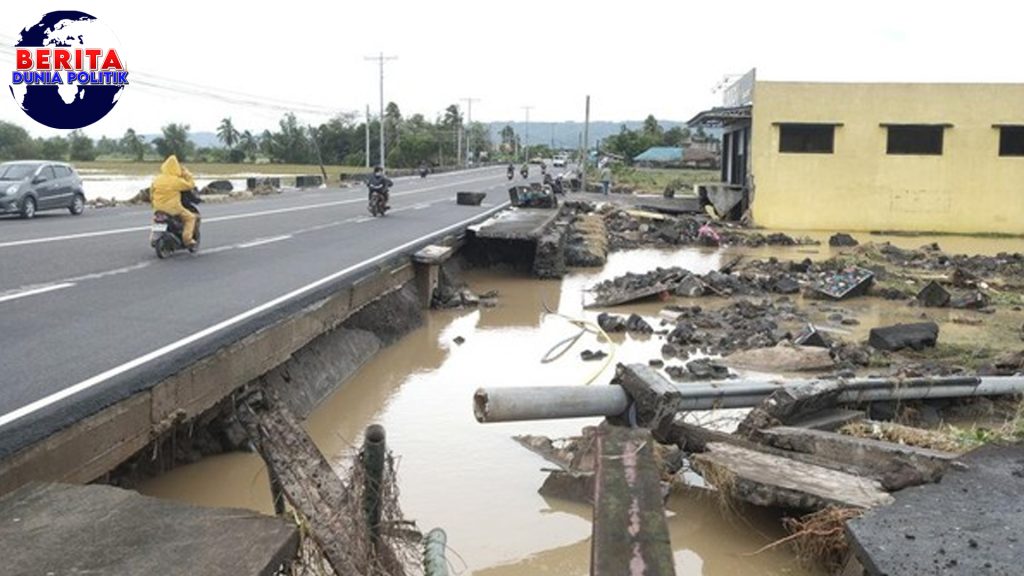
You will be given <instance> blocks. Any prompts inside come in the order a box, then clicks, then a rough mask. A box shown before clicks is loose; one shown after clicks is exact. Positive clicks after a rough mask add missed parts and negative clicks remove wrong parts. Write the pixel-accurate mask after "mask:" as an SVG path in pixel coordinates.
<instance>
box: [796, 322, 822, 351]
mask: <svg viewBox="0 0 1024 576" xmlns="http://www.w3.org/2000/svg"><path fill="white" fill-rule="evenodd" d="M793 343H794V344H798V345H800V346H813V347H815V348H828V339H827V338H825V335H824V334H822V333H821V332H819V331H818V329H817V328H816V327H815V326H814V325H813V324H808V325H807V326H805V327H804V329H803V330H801V331H800V333H799V334H797V335H796V337H795V338H793Z"/></svg>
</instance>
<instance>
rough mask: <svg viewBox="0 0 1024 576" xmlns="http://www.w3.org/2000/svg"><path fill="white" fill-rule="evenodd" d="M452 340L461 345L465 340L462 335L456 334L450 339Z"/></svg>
mask: <svg viewBox="0 0 1024 576" xmlns="http://www.w3.org/2000/svg"><path fill="white" fill-rule="evenodd" d="M452 342H455V343H456V344H457V345H459V346H462V344H463V343H465V342H466V339H465V338H463V337H462V336H456V337H455V338H454V339H452Z"/></svg>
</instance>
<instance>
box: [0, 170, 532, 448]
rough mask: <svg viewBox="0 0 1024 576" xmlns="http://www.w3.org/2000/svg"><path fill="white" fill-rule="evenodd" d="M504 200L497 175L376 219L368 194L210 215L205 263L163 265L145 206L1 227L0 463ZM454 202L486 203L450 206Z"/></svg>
mask: <svg viewBox="0 0 1024 576" xmlns="http://www.w3.org/2000/svg"><path fill="white" fill-rule="evenodd" d="M537 172H538V173H537V174H535V175H534V178H536V176H538V175H539V171H537ZM517 181H520V182H521V180H519V179H518V176H517ZM507 186H508V182H507V180H506V178H505V173H504V170H503V169H501V168H487V169H478V170H471V171H467V172H460V173H453V174H443V175H434V176H430V177H428V178H426V179H420V178H405V179H397V180H396V181H395V187H394V188H392V192H391V194H392V201H391V206H392V211H391V212H389V213H388V215H387V217H385V218H382V219H373V218H371V217H370V216H369V215H368V213H367V211H366V192H365V188H364V187H358V188H348V189H315V190H310V191H303V192H289V193H285V194H282V195H279V196H274V197H268V198H262V199H254V200H251V201H244V202H234V203H229V204H212V205H211V204H207V205H203V206H202V207H201V209H202V210H203V246H202V250H201V252H200V253H199V254H198V255H190V254H188V253H177V254H176V255H175V256H174V257H173V258H170V259H167V260H158V259H157V258H156V256H155V255H154V253H153V250H152V249H151V248H150V247H149V243H148V234H149V232H148V225H149V218H150V215H149V211H148V209H146V208H145V207H139V208H113V209H104V210H88V211H87V212H86V213H85V214H84V215H83V216H80V217H77V218H76V217H71V216H70V215H68V214H67V212H53V213H41V214H40V215H39V216H37V218H36V219H35V220H31V221H24V220H17V219H6V218H0V457H2V456H4V455H6V454H8V453H10V451H12V450H16V449H17V448H19V447H20V446H22V445H24V444H26V443H28V442H30V441H32V440H34V439H36V438H39V437H41V436H43V435H45V434H48V433H50V432H52V431H53V430H54V429H56V428H58V427H60V426H63V425H66V424H67V423H69V422H73V421H74V420H76V419H79V418H81V417H83V416H84V415H86V414H88V413H92V412H94V411H95V410H97V409H99V408H101V407H103V406H105V405H109V404H110V403H111V402H113V401H115V400H117V399H119V398H123V397H124V396H127V395H129V394H131V393H133V392H135V391H138V390H140V389H144V388H146V387H148V386H150V385H152V384H153V383H155V382H156V381H158V380H159V379H161V378H162V377H165V376H167V375H169V374H172V373H174V372H175V371H176V370H177V367H178V366H180V365H181V364H182V363H184V362H187V361H189V360H190V359H194V358H195V357H196V356H197V355H199V356H201V355H205V354H207V353H210V352H211V351H212V350H214V349H216V348H219V347H220V346H222V345H224V344H226V343H228V342H231V341H233V340H234V339H237V338H239V337H241V336H243V335H245V334H247V333H250V332H251V331H252V330H254V329H257V328H259V327H260V326H263V325H266V324H268V323H270V322H272V321H273V320H275V319H276V318H279V317H281V315H282V314H286V313H288V312H289V311H291V310H295V309H298V308H300V307H301V306H302V305H305V304H306V303H308V302H309V301H310V300H311V299H313V298H316V297H319V296H322V295H323V293H324V292H325V291H326V290H329V289H331V288H334V287H337V286H338V285H341V284H343V283H345V282H347V281H351V280H352V279H353V278H354V277H357V276H358V275H359V274H360V272H361V271H363V270H365V269H366V268H367V267H369V266H372V265H373V264H374V263H376V262H378V261H380V260H383V259H386V258H388V257H392V256H395V255H398V254H400V253H402V252H404V251H408V250H409V249H410V248H411V247H412V246H415V245H418V244H420V243H423V242H424V241H425V240H426V239H427V238H429V237H430V236H431V235H433V234H435V233H437V232H438V231H441V230H444V229H447V228H453V227H454V228H457V227H461V226H465V225H466V224H467V223H468V222H469V221H470V220H472V219H474V218H476V217H479V216H481V215H482V214H484V213H486V212H489V211H492V210H494V209H496V208H497V207H498V206H499V205H501V204H502V203H504V201H505V200H507V198H508V196H507V193H506V192H505V190H506V189H507ZM458 190H478V191H486V192H488V197H487V199H486V200H485V202H484V205H483V206H481V207H467V206H457V205H456V204H455V201H454V197H455V192H456V191H458Z"/></svg>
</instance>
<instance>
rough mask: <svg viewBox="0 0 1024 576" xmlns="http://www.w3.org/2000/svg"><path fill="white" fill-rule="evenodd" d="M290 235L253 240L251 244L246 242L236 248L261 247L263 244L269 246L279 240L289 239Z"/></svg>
mask: <svg viewBox="0 0 1024 576" xmlns="http://www.w3.org/2000/svg"><path fill="white" fill-rule="evenodd" d="M291 237H292V235H291V234H284V235H282V236H274V237H273V238H262V239H260V240H253V241H252V242H246V243H244V244H239V245H238V246H237V247H238V248H252V247H253V246H263V245H264V244H270V243H271V242H280V241H281V240H287V239H289V238H291Z"/></svg>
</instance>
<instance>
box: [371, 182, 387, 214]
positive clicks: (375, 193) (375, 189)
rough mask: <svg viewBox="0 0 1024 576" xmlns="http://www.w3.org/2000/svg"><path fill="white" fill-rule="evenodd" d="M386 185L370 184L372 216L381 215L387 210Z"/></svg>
mask: <svg viewBox="0 0 1024 576" xmlns="http://www.w3.org/2000/svg"><path fill="white" fill-rule="evenodd" d="M387 192H388V188H387V186H383V185H381V186H372V185H371V186H370V201H369V209H370V214H371V215H373V216H374V217H377V216H383V215H384V213H385V212H387V211H388V201H387Z"/></svg>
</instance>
